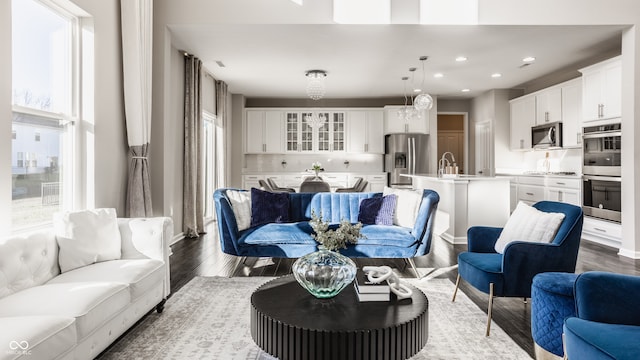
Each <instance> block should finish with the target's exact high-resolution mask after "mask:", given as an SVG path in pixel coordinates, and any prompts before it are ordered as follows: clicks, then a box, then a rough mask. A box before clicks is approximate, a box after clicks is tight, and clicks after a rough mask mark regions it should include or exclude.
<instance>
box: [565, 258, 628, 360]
mask: <svg viewBox="0 0 640 360" xmlns="http://www.w3.org/2000/svg"><path fill="white" fill-rule="evenodd" d="M574 295H575V302H576V314H577V317H570V318H567V319H566V320H565V322H564V340H565V350H566V351H565V353H566V355H567V358H568V359H569V360H574V359H587V360H590V359H617V360H627V359H629V360H630V359H638V358H639V357H640V307H638V299H640V277H639V276H631V275H622V274H614V273H607V272H601V271H591V272H586V273H584V274H581V275H580V276H578V278H577V279H576V282H575V285H574Z"/></svg>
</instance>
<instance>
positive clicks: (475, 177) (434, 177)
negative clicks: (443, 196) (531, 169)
mask: <svg viewBox="0 0 640 360" xmlns="http://www.w3.org/2000/svg"><path fill="white" fill-rule="evenodd" d="M400 176H406V177H410V178H416V179H424V180H434V181H450V182H456V181H504V180H509V179H507V178H506V177H496V176H478V175H464V174H461V175H456V176H455V177H453V176H450V175H445V176H443V177H438V176H437V175H436V174H412V175H409V174H401V175H400Z"/></svg>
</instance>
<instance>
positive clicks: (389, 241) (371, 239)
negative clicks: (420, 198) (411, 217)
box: [358, 225, 416, 247]
mask: <svg viewBox="0 0 640 360" xmlns="http://www.w3.org/2000/svg"><path fill="white" fill-rule="evenodd" d="M360 233H361V234H362V235H364V236H365V238H364V239H359V240H358V244H361V245H391V246H398V247H410V246H412V245H414V244H415V243H416V238H415V237H414V236H413V235H412V234H411V229H409V228H404V227H400V226H387V225H366V226H363V227H362V230H360Z"/></svg>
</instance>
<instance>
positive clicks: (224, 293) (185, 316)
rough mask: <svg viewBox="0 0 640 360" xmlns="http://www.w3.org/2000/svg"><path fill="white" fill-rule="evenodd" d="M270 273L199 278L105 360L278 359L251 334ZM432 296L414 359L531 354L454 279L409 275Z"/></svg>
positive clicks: (496, 357)
mask: <svg viewBox="0 0 640 360" xmlns="http://www.w3.org/2000/svg"><path fill="white" fill-rule="evenodd" d="M271 279H272V278H267V277H243V278H222V277H196V278H194V279H192V280H191V281H190V282H189V283H188V284H186V285H185V286H184V287H183V288H182V289H180V290H179V291H178V292H177V293H176V294H174V295H173V296H172V297H171V298H169V300H168V301H167V303H166V306H165V309H164V312H163V313H162V314H157V313H156V312H153V313H151V314H150V315H148V316H146V317H145V318H144V319H143V320H142V321H141V322H140V323H139V324H138V325H137V326H136V327H135V328H134V329H132V330H131V331H130V332H129V333H128V334H126V335H125V336H124V337H123V338H121V339H120V340H119V341H118V342H116V343H115V344H114V345H113V346H112V347H111V348H110V349H109V350H107V351H106V352H105V353H104V354H103V355H102V356H101V357H100V359H140V360H144V359H225V360H226V359H238V360H273V359H274V358H273V357H271V356H270V355H269V354H267V353H265V352H263V351H262V350H261V349H260V348H259V347H258V346H257V345H255V343H254V342H253V340H252V339H251V333H250V329H249V308H250V302H249V298H250V296H251V293H252V292H253V290H255V289H256V288H257V287H259V286H260V285H261V284H263V283H265V282H267V281H269V280H271ZM403 280H406V281H409V282H410V283H411V284H413V285H415V286H416V287H418V288H420V289H421V290H422V291H424V293H425V294H426V295H427V297H428V298H429V340H428V342H427V345H426V346H425V347H424V348H423V349H422V351H420V352H419V353H418V354H416V355H415V356H414V357H412V359H446V360H451V359H531V357H530V356H529V355H528V354H527V353H526V352H525V351H524V350H523V349H522V348H520V347H519V346H518V345H517V344H516V343H515V342H514V341H513V340H511V338H509V336H508V335H507V334H506V333H505V332H504V331H503V330H502V329H501V328H500V327H499V326H498V325H496V324H495V323H494V324H492V326H491V336H490V337H485V336H484V332H485V326H486V314H485V313H484V312H482V311H481V310H480V309H479V308H478V307H477V306H476V305H475V304H474V303H473V302H472V301H471V300H469V298H468V297H467V296H466V295H465V294H464V293H462V292H461V291H458V296H457V298H456V302H454V303H452V302H451V295H452V293H453V288H454V286H453V284H452V283H451V282H450V281H449V280H447V279H434V278H425V279H422V280H418V279H403Z"/></svg>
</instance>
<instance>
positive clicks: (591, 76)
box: [580, 56, 622, 122]
mask: <svg viewBox="0 0 640 360" xmlns="http://www.w3.org/2000/svg"><path fill="white" fill-rule="evenodd" d="M580 72H581V73H582V116H583V121H585V122H588V121H594V120H604V119H614V118H619V117H621V116H622V64H621V59H620V57H619V56H617V57H615V58H612V59H609V60H606V61H603V62H600V63H597V64H595V65H591V66H589V67H586V68H584V69H581V70H580Z"/></svg>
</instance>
